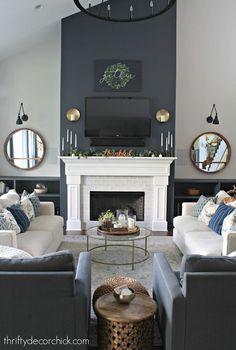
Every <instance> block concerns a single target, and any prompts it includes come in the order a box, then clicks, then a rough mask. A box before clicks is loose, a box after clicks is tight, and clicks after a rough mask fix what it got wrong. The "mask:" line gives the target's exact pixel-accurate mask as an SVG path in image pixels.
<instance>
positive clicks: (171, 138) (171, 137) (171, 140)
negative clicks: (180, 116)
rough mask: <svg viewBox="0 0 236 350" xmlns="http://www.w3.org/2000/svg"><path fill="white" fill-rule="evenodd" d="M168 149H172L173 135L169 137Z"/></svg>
mask: <svg viewBox="0 0 236 350" xmlns="http://www.w3.org/2000/svg"><path fill="white" fill-rule="evenodd" d="M170 147H171V148H173V135H172V134H171V135H170Z"/></svg>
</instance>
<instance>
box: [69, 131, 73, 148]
mask: <svg viewBox="0 0 236 350" xmlns="http://www.w3.org/2000/svg"><path fill="white" fill-rule="evenodd" d="M72 137H73V136H72V131H71V132H70V145H71V146H72Z"/></svg>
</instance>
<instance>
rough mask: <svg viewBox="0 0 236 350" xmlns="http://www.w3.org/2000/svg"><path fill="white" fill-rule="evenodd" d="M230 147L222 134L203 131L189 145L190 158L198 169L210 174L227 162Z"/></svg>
mask: <svg viewBox="0 0 236 350" xmlns="http://www.w3.org/2000/svg"><path fill="white" fill-rule="evenodd" d="M230 156H231V147H230V144H229V142H228V140H226V138H225V137H224V136H222V135H221V134H219V133H217V132H210V131H209V132H204V133H202V134H200V135H199V136H197V137H196V138H195V140H194V141H193V142H192V144H191V147H190V159H191V161H192V163H193V165H194V166H195V167H196V168H197V169H198V170H200V171H202V172H204V173H207V174H212V173H216V172H218V171H221V170H222V169H224V168H225V167H226V165H227V164H228V163H229V160H230Z"/></svg>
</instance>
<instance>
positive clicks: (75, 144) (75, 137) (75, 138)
mask: <svg viewBox="0 0 236 350" xmlns="http://www.w3.org/2000/svg"><path fill="white" fill-rule="evenodd" d="M75 148H77V134H75Z"/></svg>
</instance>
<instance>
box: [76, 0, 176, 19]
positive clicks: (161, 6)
mask: <svg viewBox="0 0 236 350" xmlns="http://www.w3.org/2000/svg"><path fill="white" fill-rule="evenodd" d="M93 1H94V0H74V3H75V5H76V6H77V7H78V8H79V9H80V10H81V11H82V12H84V13H86V15H89V16H92V17H95V18H98V19H102V20H105V21H111V22H137V21H143V20H146V19H150V18H153V17H157V16H160V15H162V14H163V13H165V12H167V11H168V10H169V9H170V8H171V7H172V6H173V5H174V4H175V2H176V0H153V1H150V0H126V1H122V2H121V1H120V0H119V1H110V0H108V1H106V0H99V1H100V3H98V4H97V2H98V1H94V3H93ZM82 3H83V4H82Z"/></svg>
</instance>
